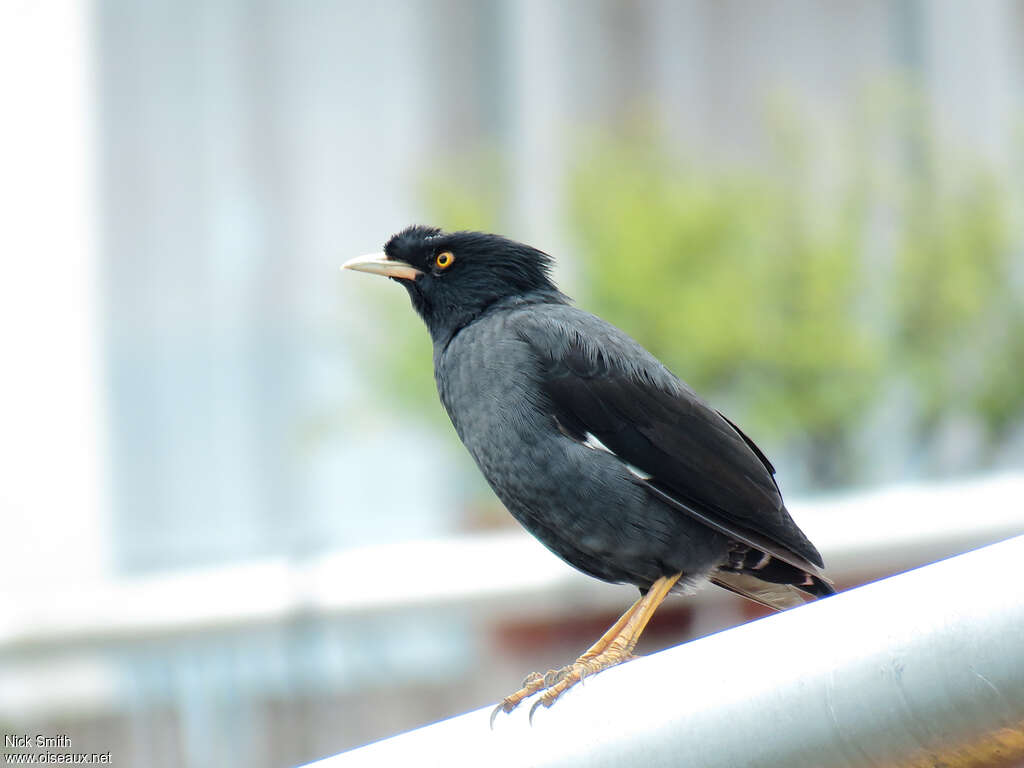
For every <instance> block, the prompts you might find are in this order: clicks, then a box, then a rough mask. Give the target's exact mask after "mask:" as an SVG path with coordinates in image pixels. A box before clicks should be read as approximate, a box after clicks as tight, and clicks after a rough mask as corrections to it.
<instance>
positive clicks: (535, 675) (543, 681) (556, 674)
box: [491, 667, 569, 728]
mask: <svg viewBox="0 0 1024 768" xmlns="http://www.w3.org/2000/svg"><path fill="white" fill-rule="evenodd" d="M568 671H569V667H562V668H561V669H549V670H548V671H547V672H545V673H544V674H543V675H542V674H540V673H539V672H531V673H530V674H529V675H527V676H526V679H525V680H523V687H522V688H520V689H519V690H518V691H516V692H515V693H513V694H511V695H509V696H506V697H505V698H504V699H502V700H501V703H500V704H499V705H498V706H496V707H495V708H494V711H492V712H491V728H493V727H494V718H496V717H497V716H498V713H499V712H505V713H508V712H511V711H512V710H513V709H515V708H516V707H518V706H519V705H520V704H522V703H523V700H524V699H528V698H529V697H530V696H533V694H535V693H536V692H537V691H542V690H544V689H545V688H550V687H551V686H553V685H555V684H556V683H557V682H559V681H560V680H561V679H562V678H563V677H564V676H565V675H566V674H567V673H568Z"/></svg>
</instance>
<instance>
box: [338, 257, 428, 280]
mask: <svg viewBox="0 0 1024 768" xmlns="http://www.w3.org/2000/svg"><path fill="white" fill-rule="evenodd" d="M341 268H342V269H354V270H355V271H356V272H369V273H370V274H372V275H384V276H385V277H397V278H398V279H399V280H415V279H416V278H417V277H419V276H420V275H422V274H423V273H422V272H420V271H419V270H418V269H416V267H414V266H413V265H412V264H406V263H405V262H404V261H394V260H392V259H389V258H388V257H387V256H385V255H384V254H383V253H368V254H367V255H365V256H356V257H355V258H354V259H349V260H348V261H346V262H345V263H344V264H342V265H341Z"/></svg>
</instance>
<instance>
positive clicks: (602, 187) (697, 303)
mask: <svg viewBox="0 0 1024 768" xmlns="http://www.w3.org/2000/svg"><path fill="white" fill-rule="evenodd" d="M883 101H884V100H883ZM864 112H865V116H864V117H863V119H860V120H853V121H850V122H849V124H848V125H846V126H844V129H843V130H844V133H843V135H842V136H841V137H840V139H839V140H838V141H837V142H833V144H832V145H831V149H830V148H829V145H828V144H827V143H825V144H821V143H816V142H815V141H814V138H813V137H812V136H811V133H810V132H809V131H808V132H805V131H802V130H801V125H802V124H803V123H802V122H801V120H800V119H799V117H798V116H795V113H794V111H793V110H791V109H790V110H786V111H785V112H783V113H782V114H783V115H784V119H779V120H776V130H775V133H774V136H775V141H774V144H773V147H772V150H771V151H770V153H769V154H770V160H769V162H766V163H764V164H762V165H760V166H758V167H757V168H756V169H753V168H747V169H744V170H735V169H729V168H724V169H723V168H720V167H715V166H712V165H710V164H708V163H696V162H693V161H690V160H687V159H686V158H685V157H684V156H682V155H681V154H679V153H678V152H677V151H676V149H675V148H674V147H673V146H672V144H671V142H668V141H666V140H664V139H661V138H659V137H658V136H657V135H656V134H655V133H653V132H650V131H637V132H633V133H629V132H626V133H623V134H620V135H617V136H604V137H602V138H598V139H595V140H592V141H590V142H580V144H579V145H578V146H580V147H581V148H580V149H579V151H578V152H577V155H576V157H575V158H574V159H573V161H572V162H570V164H569V166H568V185H567V198H566V199H567V214H568V217H567V221H568V229H569V235H570V237H571V238H572V242H573V245H574V246H576V248H577V252H578V258H579V261H578V265H579V267H580V269H579V272H578V273H579V275H580V283H581V285H582V288H583V290H582V292H581V296H580V297H579V298H580V305H581V306H583V307H584V308H585V309H587V310H589V311H593V312H594V313H596V314H599V315H601V316H602V317H604V318H606V319H607V320H609V321H610V322H612V323H614V324H616V325H618V326H620V327H621V328H623V329H624V330H626V331H628V332H629V333H630V334H631V335H633V336H635V337H636V338H637V339H638V340H639V341H640V342H641V343H643V344H644V345H645V346H647V347H648V348H649V349H650V350H651V351H652V352H653V353H654V354H655V355H657V356H658V357H660V358H661V359H662V360H664V361H665V362H666V364H668V366H669V367H670V368H671V369H672V370H674V371H675V372H676V373H678V374H679V375H680V376H681V377H682V378H684V379H686V380H687V381H688V382H689V383H690V384H691V385H692V386H694V388H695V389H697V391H699V392H701V393H702V394H704V395H705V396H706V397H707V398H708V399H709V400H711V401H712V402H714V403H715V404H716V406H718V407H719V408H721V409H722V410H723V411H725V412H726V413H728V414H729V415H730V417H732V418H733V419H734V420H736V421H737V422H740V423H742V424H743V425H744V428H745V429H746V430H747V431H748V432H749V433H750V434H752V435H753V436H755V439H757V440H759V441H762V442H763V443H765V444H767V445H768V446H770V449H771V450H774V449H778V448H781V449H784V450H786V451H788V452H789V454H790V455H791V456H796V457H797V458H798V459H799V460H800V461H802V462H804V463H805V465H806V466H807V467H808V468H809V471H808V478H809V482H810V484H811V485H813V486H834V485H841V484H848V483H852V482H856V481H858V480H859V479H861V470H860V467H861V466H862V465H863V461H862V459H863V457H861V456H858V455H857V451H858V450H863V446H864V442H865V441H864V439H863V434H862V430H863V428H864V424H865V423H866V422H870V420H871V418H870V417H871V415H872V414H874V413H879V412H883V410H882V407H883V404H884V401H885V399H886V398H889V397H891V395H892V393H893V391H895V390H896V389H900V388H902V390H904V391H909V392H911V393H912V395H913V396H912V397H911V398H910V402H909V404H908V405H907V408H909V409H910V412H909V413H906V414H905V416H906V422H907V423H908V424H909V425H910V427H909V428H910V430H911V431H912V432H913V434H912V435H911V438H912V442H914V444H916V445H922V444H925V443H926V442H927V441H928V440H929V439H931V438H932V436H933V435H934V434H935V432H936V430H937V429H938V428H939V427H941V425H942V423H943V420H944V419H946V418H949V417H950V416H956V417H962V416H965V415H966V416H967V417H969V418H972V419H975V420H976V421H977V422H978V423H979V424H980V425H981V426H982V431H983V433H984V439H985V441H986V449H989V448H992V447H994V446H997V445H998V443H999V441H1000V440H1001V439H1003V437H1004V436H1005V435H1006V434H1007V431H1008V430H1009V429H1010V428H1011V427H1013V426H1015V425H1019V424H1020V423H1021V421H1022V419H1024V383H1022V380H1021V361H1022V360H1024V301H1022V300H1021V297H1020V289H1019V284H1015V277H1014V274H1013V267H1014V263H1013V258H1014V255H1015V254H1014V248H1013V244H1014V242H1015V237H1016V235H1015V233H1014V231H1013V228H1012V226H1011V219H1010V215H1009V213H1010V208H1011V196H1010V193H1009V192H1008V191H1007V190H1006V189H1005V188H1004V187H1003V186H1002V185H1001V184H1000V179H999V178H998V177H997V176H995V175H993V174H992V173H989V172H987V171H986V170H985V169H984V166H983V164H982V163H980V162H979V161H977V160H971V159H969V158H967V159H965V158H960V157H955V156H954V154H953V153H952V152H951V151H950V150H949V149H948V148H944V147H943V146H942V145H941V143H940V142H939V141H938V140H937V139H936V137H934V136H932V135H930V134H929V133H928V131H927V130H926V129H925V128H924V127H923V126H925V125H926V121H924V120H923V119H922V111H921V108H920V106H919V105H917V104H916V103H915V102H914V101H913V100H912V99H907V98H896V99H893V98H890V99H889V100H888V101H887V102H886V104H885V105H884V106H883V107H882V108H877V109H865V110H864ZM833 138H834V137H833ZM836 145H838V146H839V149H838V150H837V149H836ZM506 178H507V174H506V173H505V169H504V168H503V166H502V164H501V162H500V159H499V157H498V156H491V155H486V154H484V155H479V156H474V155H472V154H471V155H466V156H464V165H463V167H461V168H460V167H456V166H447V167H446V172H445V174H443V175H441V174H438V175H436V176H432V177H431V181H430V182H428V184H427V185H426V187H425V189H424V192H425V197H426V199H427V200H428V201H429V203H430V205H431V206H432V207H433V209H434V211H435V213H436V219H435V220H436V222H437V223H438V224H440V225H441V226H444V227H445V228H446V229H460V228H472V229H484V230H490V231H501V229H502V228H501V212H502V211H503V210H505V209H506V207H507V205H506V204H507V201H506V200H505V199H504V197H503V194H504V190H506V189H507V185H506V184H505V183H504V182H505V179H506ZM1017 234H1019V233H1017ZM1016 242H1018V243H1019V237H1016ZM1017 279H1019V275H1018V276H1017ZM403 316H404V318H405V319H404V320H403V321H402V324H403V325H406V323H405V320H407V319H408V317H411V313H403ZM399 335H400V336H401V335H402V334H399ZM413 342H414V343H413V344H412V345H409V346H406V345H405V343H404V342H403V344H402V345H400V346H399V347H398V348H397V352H398V354H393V353H394V352H395V351H396V350H395V349H392V350H390V351H389V352H388V353H387V354H388V356H389V358H390V362H387V363H386V365H385V370H387V371H389V376H390V377H391V380H392V381H393V382H394V381H398V382H401V383H402V386H400V387H399V390H400V391H401V392H403V393H404V394H405V397H406V402H408V403H410V404H415V405H416V407H417V408H421V407H422V403H423V402H424V399H426V398H433V395H434V393H433V385H432V382H431V383H430V384H428V383H427V381H428V379H429V374H430V361H429V349H428V347H429V345H428V344H426V343H425V341H424V339H423V331H422V329H421V328H418V329H417V330H416V333H415V339H413ZM413 346H415V347H416V348H417V351H416V352H415V353H413V352H412V349H413ZM430 412H432V413H436V414H438V415H440V413H441V412H440V409H437V408H432V409H430ZM858 446H861V448H860V449H859V448H858ZM869 450H870V449H869ZM925 452H927V451H925ZM983 460H984V456H979V457H977V461H978V462H982V461H983ZM968 468H969V467H964V469H968Z"/></svg>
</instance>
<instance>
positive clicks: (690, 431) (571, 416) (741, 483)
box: [342, 225, 835, 727]
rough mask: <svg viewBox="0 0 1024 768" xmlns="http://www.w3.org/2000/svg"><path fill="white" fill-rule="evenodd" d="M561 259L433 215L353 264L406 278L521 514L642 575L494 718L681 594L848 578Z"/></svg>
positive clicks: (611, 570) (599, 654)
mask: <svg viewBox="0 0 1024 768" xmlns="http://www.w3.org/2000/svg"><path fill="white" fill-rule="evenodd" d="M552 266H553V259H552V258H551V257H550V256H549V255H548V254H547V253H545V252H544V251H541V250H539V249H536V248H533V247H531V246H529V245H525V244H523V243H520V242H516V241H514V240H511V239H508V238H505V237H503V236H500V235H495V234H487V233H482V232H472V231H456V232H445V231H443V230H441V229H439V228H437V227H430V226H423V225H413V226H410V227H407V228H406V229H403V230H402V231H400V232H398V233H396V234H394V235H392V236H391V237H390V238H389V239H388V240H387V242H386V244H385V245H384V250H383V252H382V253H373V254H369V255H366V256H359V257H356V258H354V259H350V260H349V261H347V262H345V263H344V264H343V265H342V268H343V269H348V270H356V271H360V272H366V273H370V274H374V275H381V276H385V277H388V278H390V279H391V280H393V281H395V282H397V283H400V284H401V285H402V286H403V287H404V288H405V289H406V291H407V292H408V294H409V298H410V299H411V302H412V306H413V309H414V310H415V311H416V313H417V314H418V315H419V316H420V317H421V318H422V319H423V321H424V322H425V324H426V327H427V330H428V332H429V334H430V338H431V341H432V344H433V363H434V378H435V381H436V384H437V391H438V394H439V395H440V399H441V403H442V404H443V406H444V408H445V410H446V411H447V413H448V416H449V417H450V419H451V422H452V425H453V426H454V428H455V431H456V432H457V433H458V436H459V438H460V439H461V440H462V442H463V444H464V445H465V447H466V448H467V449H468V451H469V453H470V455H471V456H472V458H473V459H474V460H475V461H476V464H477V465H478V467H479V469H480V471H481V472H482V473H483V476H484V478H485V479H486V480H487V482H488V484H489V485H490V487H491V488H492V489H493V491H494V493H495V494H496V495H497V497H498V499H500V500H501V502H502V503H503V504H504V506H505V507H506V508H507V509H508V511H509V512H510V513H511V514H512V516H513V517H514V518H515V519H516V520H517V521H518V522H519V523H520V524H522V526H523V527H524V528H526V530H527V531H528V532H529V533H531V534H532V535H533V536H534V537H535V538H537V539H538V540H539V541H540V542H541V543H542V544H543V545H544V546H546V547H547V548H548V549H549V550H551V551H552V552H554V553H555V554H556V555H558V556H559V557H560V558H562V559H563V560H564V561H565V562H567V563H568V564H569V565H571V566H573V567H574V568H576V569H578V570H580V571H582V572H583V573H585V574H587V575H589V576H592V577H594V578H597V579H600V580H602V581H605V582H611V583H625V584H632V585H634V586H636V587H637V588H638V589H639V591H640V596H639V597H638V598H637V600H636V601H635V602H634V603H633V605H632V606H630V608H629V609H628V610H627V611H626V612H625V613H624V614H623V615H622V617H621V618H620V619H619V620H618V621H616V622H615V624H613V625H612V626H611V627H610V628H609V629H608V631H607V632H605V633H604V635H602V636H601V637H600V638H599V639H598V640H597V642H596V643H594V644H593V645H592V646H591V647H590V648H588V649H587V650H586V651H585V652H584V653H583V654H582V655H581V656H579V658H577V659H576V660H575V661H574V662H572V663H571V664H568V665H566V666H565V667H563V668H561V669H558V670H549V671H548V672H547V673H546V674H540V673H537V672H534V673H531V674H530V675H529V676H528V677H527V678H526V679H525V680H524V681H523V684H522V686H521V687H520V688H519V689H518V690H516V691H515V692H513V693H512V694H510V695H508V696H506V697H505V698H504V699H502V700H501V702H500V703H499V704H498V705H497V706H496V707H495V709H494V711H493V712H492V715H491V726H492V727H493V725H494V719H495V717H496V716H497V715H498V713H499V712H506V713H509V712H512V710H514V709H515V708H516V707H517V706H519V704H521V703H522V702H523V701H524V700H526V699H527V698H529V697H531V696H533V695H535V694H540V695H539V697H538V699H537V700H536V702H535V703H534V704H533V706H532V708H531V710H530V720H531V722H532V718H533V714H534V712H535V711H536V710H537V708H538V707H539V706H541V705H543V706H545V707H550V706H551V705H552V704H554V702H555V701H556V700H557V699H558V698H559V697H560V696H561V695H562V694H563V693H564V692H565V691H566V690H568V689H569V688H571V687H572V686H573V685H575V684H576V683H578V682H579V681H581V680H582V679H583V678H584V677H586V676H588V675H593V674H596V673H598V672H600V671H603V670H605V669H608V668H609V667H612V666H615V665H616V664H619V663H622V662H624V661H628V660H630V659H632V658H634V655H633V651H634V648H635V646H636V644H637V641H638V639H639V638H640V635H641V633H642V632H643V630H644V628H645V626H646V625H647V623H648V621H649V620H650V618H651V616H652V615H653V614H654V612H655V610H656V609H657V608H658V606H659V605H660V604H661V603H662V601H664V599H665V598H666V597H667V596H668V595H669V594H673V593H675V594H684V595H685V594H689V593H691V592H693V591H694V590H695V589H696V588H697V587H698V586H700V585H702V584H703V583H705V582H711V583H712V584H715V585H717V586H719V587H722V588H724V589H727V590H730V591H732V592H735V593H737V594H739V595H742V596H743V597H746V598H748V599H750V600H753V601H754V602H756V603H759V604H761V605H764V606H767V607H769V608H771V609H774V610H785V609H787V608H791V607H795V606H797V605H800V604H803V603H804V602H805V601H806V600H811V599H814V598H821V597H826V596H828V595H831V594H834V592H835V590H834V588H833V586H832V583H831V582H830V581H829V579H828V578H826V576H825V575H824V573H823V568H824V563H823V562H822V558H821V555H820V554H819V553H818V550H817V549H816V548H815V546H814V545H813V544H812V543H811V542H810V540H809V539H808V538H807V537H806V536H805V535H804V533H803V532H802V531H801V530H800V528H799V527H797V525H796V523H795V522H794V521H793V519H792V517H791V516H790V514H789V512H788V511H787V509H786V506H785V504H784V503H783V499H782V494H781V492H780V490H779V486H778V483H777V482H776V479H775V468H774V467H773V466H772V464H771V462H770V461H769V460H768V458H767V457H766V456H765V454H764V453H763V452H762V451H761V449H760V448H758V447H757V445H756V444H755V443H754V441H753V440H751V439H750V438H749V437H747V435H746V434H745V433H744V432H743V431H742V430H741V429H740V428H739V427H738V426H737V425H736V424H735V423H733V422H732V421H730V420H729V419H728V418H727V417H726V416H724V415H723V414H722V413H720V412H719V411H718V410H716V409H715V408H714V407H712V406H711V405H709V404H708V403H707V402H706V401H705V400H704V399H702V398H701V397H700V396H699V395H698V394H697V393H696V392H694V390H693V389H691V388H690V387H689V386H688V385H687V384H686V383H685V382H683V381H682V380H681V379H680V378H678V377H677V376H676V375H675V374H673V373H672V372H671V371H669V369H668V368H667V367H666V366H665V365H664V364H662V363H661V362H660V361H659V360H658V359H657V358H656V357H654V355H652V354H651V353H650V352H648V351H647V350H646V349H645V348H644V347H643V346H641V345H640V344H639V343H638V342H637V341H635V340H634V339H633V338H632V337H630V336H629V335H627V334H626V333H625V332H624V331H621V330H619V329H618V328H616V327H615V326H613V325H611V324H610V323H608V322H606V321H604V320H602V319H600V318H599V317H597V316H595V315H593V314H590V313H588V312H586V311H584V310H582V309H579V308H577V307H576V306H574V304H573V303H572V301H571V300H570V299H569V297H567V296H566V295H565V294H563V293H562V292H561V291H560V290H559V289H558V288H557V286H556V285H555V283H554V282H553V279H552V276H551V269H552Z"/></svg>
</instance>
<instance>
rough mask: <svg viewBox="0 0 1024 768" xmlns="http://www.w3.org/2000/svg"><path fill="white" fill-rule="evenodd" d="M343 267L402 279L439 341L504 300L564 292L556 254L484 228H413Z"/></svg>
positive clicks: (435, 339) (414, 304) (393, 278)
mask: <svg viewBox="0 0 1024 768" xmlns="http://www.w3.org/2000/svg"><path fill="white" fill-rule="evenodd" d="M342 268H343V269H354V270H358V271H360V272H370V273H372V274H375V275H384V276H385V277H390V278H391V279H392V280H396V281H398V282H400V283H401V284H402V285H403V286H405V289H406V290H407V291H408V292H409V298H411V299H412V305H413V307H414V308H415V309H416V311H417V312H418V313H419V315H420V317H422V318H423V320H424V322H426V324H427V328H428V329H429V330H430V335H431V336H432V337H433V339H434V341H435V342H437V341H443V340H446V339H448V338H450V337H451V335H452V334H453V333H455V332H456V331H457V330H458V329H459V328H461V327H463V326H465V325H466V324H467V323H470V322H472V321H473V319H474V318H476V317H477V316H479V315H480V313H481V312H483V311H484V310H486V309H487V308H488V307H490V306H491V305H492V304H494V303H495V302H497V301H500V300H502V299H509V298H513V297H519V296H522V297H528V296H530V295H533V294H538V295H541V294H551V293H555V294H557V293H558V291H557V289H556V288H555V286H554V284H553V283H552V282H551V277H550V268H551V257H550V256H548V255H547V254H546V253H544V252H543V251H538V250H537V249H536V248H531V247H530V246H528V245H523V244H522V243H517V242H515V241H513V240H508V239H506V238H504V237H500V236H499V235H488V234H484V233H482V232H442V231H441V230H440V229H436V228H434V227H423V226H412V227H409V228H407V229H404V230H402V231H401V232H399V233H398V234H396V235H392V237H391V239H390V240H388V241H387V244H385V246H384V252H383V253H374V254H370V255H368V256H359V257H358V258H355V259H351V260H350V261H347V262H345V264H343V265H342ZM559 295H560V294H559Z"/></svg>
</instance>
